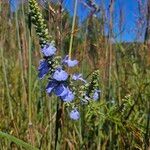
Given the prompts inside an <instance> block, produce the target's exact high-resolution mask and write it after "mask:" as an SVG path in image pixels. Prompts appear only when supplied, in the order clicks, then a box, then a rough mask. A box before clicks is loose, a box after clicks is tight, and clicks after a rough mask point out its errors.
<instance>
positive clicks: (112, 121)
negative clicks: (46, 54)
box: [0, 0, 150, 150]
mask: <svg viewBox="0 0 150 150" xmlns="http://www.w3.org/2000/svg"><path fill="white" fill-rule="evenodd" d="M89 2H90V1H89ZM79 3H80V1H79ZM114 3H115V1H113V0H111V1H110V9H109V17H106V10H105V9H104V8H105V7H103V6H104V5H100V6H99V8H100V10H98V11H97V10H95V9H94V8H92V6H90V5H87V7H88V8H87V9H89V14H88V16H87V17H86V18H85V19H84V21H83V22H82V23H81V22H80V21H79V18H78V17H77V18H76V24H75V29H74V32H73V35H74V41H73V52H72V56H73V57H74V58H76V59H78V60H79V62H80V63H79V67H78V68H77V71H80V72H82V74H83V76H84V77H85V78H86V77H88V76H90V75H91V72H93V71H94V70H95V69H98V70H99V71H100V81H99V84H100V87H101V91H102V93H101V99H100V100H99V101H98V102H95V103H91V104H90V105H88V106H87V107H85V108H82V110H80V111H81V119H80V120H79V121H72V120H70V118H69V117H68V113H67V112H65V109H64V107H62V111H63V112H64V113H63V115H62V116H61V120H60V121H59V122H56V112H57V99H56V98H55V97H49V96H48V95H46V92H45V81H41V80H39V79H38V77H37V67H38V64H39V60H40V58H41V54H40V46H39V40H38V37H37V35H36V33H35V29H34V26H33V25H32V24H31V20H30V16H29V15H28V14H29V11H28V5H27V3H23V4H20V6H19V9H18V10H17V11H15V12H11V11H10V9H9V8H10V6H9V3H8V2H6V1H0V81H1V82H0V87H1V88H0V118H1V120H0V131H2V132H0V150H7V149H24V148H25V149H34V148H33V147H36V148H37V149H43V150H50V149H52V150H53V149H62V150H64V149H72V150H74V149H75V150H76V149H77V150H78V149H83V150H84V149H85V150H87V149H89V150H96V149H97V150H101V149H102V150H105V149H108V150H115V149H117V150H127V149H131V150H132V149H133V150H134V149H137V150H144V149H145V150H147V149H149V148H150V147H149V146H150V43H149V40H150V39H149V38H150V17H149V14H150V12H149V11H150V1H149V0H148V1H147V5H146V6H145V8H144V9H147V10H148V11H147V15H146V17H145V18H143V19H145V20H144V21H145V22H146V27H145V28H142V30H141V28H140V26H139V23H137V27H136V28H137V29H138V30H137V41H138V39H140V36H139V34H140V33H144V40H143V41H141V40H140V42H136V41H135V42H132V43H127V42H122V41H121V40H120V42H118V41H115V38H114V33H113V26H114V21H115V20H114V17H113V15H114ZM85 4H87V3H85ZM89 4H90V3H89ZM97 5H98V4H97ZM39 7H40V9H41V12H42V13H43V16H44V19H45V21H46V23H47V25H48V28H49V35H50V36H52V37H53V38H54V39H55V41H56V45H57V49H58V53H60V54H61V55H65V54H67V53H68V50H69V43H70V35H71V28H72V16H71V15H70V13H69V12H68V11H67V10H65V8H63V1H59V2H57V3H56V2H54V3H52V2H51V3H45V4H44V5H40V3H39ZM89 7H90V8H89ZM142 7H143V6H142V5H140V3H139V8H142ZM63 9H64V10H63ZM139 10H140V9H139ZM139 12H140V11H139ZM96 13H99V15H97V17H95V14H96ZM139 14H140V13H139ZM140 15H142V13H141V14H140ZM140 15H139V16H140ZM120 17H121V16H120ZM106 23H107V25H108V29H109V30H108V34H106V32H105V24H106ZM122 24H123V22H121V23H120V34H121V32H122V26H123V25H122ZM143 29H144V30H145V31H143ZM30 56H31V57H30ZM30 58H31V59H30ZM30 60H31V61H30ZM29 70H30V71H31V76H30V71H29ZM29 100H31V101H30V103H29ZM30 113H31V114H30ZM30 115H31V116H30ZM30 117H31V118H30ZM29 118H30V119H31V121H32V122H30V124H29ZM56 136H58V138H56ZM14 137H16V138H14ZM19 139H20V140H21V141H19ZM23 141H25V142H26V143H23ZM27 143H28V144H30V145H28V144H27ZM31 145H32V146H33V147H30V146H31Z"/></svg>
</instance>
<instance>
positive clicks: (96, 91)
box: [93, 90, 100, 101]
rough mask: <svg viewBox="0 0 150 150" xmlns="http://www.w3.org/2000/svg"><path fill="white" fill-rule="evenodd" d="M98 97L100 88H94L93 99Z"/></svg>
mask: <svg viewBox="0 0 150 150" xmlns="http://www.w3.org/2000/svg"><path fill="white" fill-rule="evenodd" d="M99 98H100V90H95V92H94V94H93V99H94V100H95V101H97V100H98V99H99Z"/></svg>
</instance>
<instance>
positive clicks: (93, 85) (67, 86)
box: [29, 0, 100, 120]
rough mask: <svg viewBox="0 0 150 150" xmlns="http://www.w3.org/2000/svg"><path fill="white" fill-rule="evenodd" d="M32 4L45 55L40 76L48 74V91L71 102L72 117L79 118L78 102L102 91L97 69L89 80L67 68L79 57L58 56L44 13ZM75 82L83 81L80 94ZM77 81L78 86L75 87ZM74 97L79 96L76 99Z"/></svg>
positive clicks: (32, 12)
mask: <svg viewBox="0 0 150 150" xmlns="http://www.w3.org/2000/svg"><path fill="white" fill-rule="evenodd" d="M29 6H30V10H31V13H30V14H31V17H32V22H33V24H34V25H35V28H36V32H37V34H38V35H39V39H40V45H41V53H42V54H43V59H42V60H40V63H39V67H38V72H39V73H38V76H39V78H40V79H43V78H44V77H45V76H46V75H47V76H48V84H47V86H46V92H47V94H48V95H52V94H55V95H56V96H57V97H58V98H59V99H60V100H61V101H63V102H65V103H67V104H69V106H71V110H70V118H71V119H73V120H78V119H79V118H80V113H79V111H78V105H79V104H81V102H83V101H90V100H98V99H99V98H100V91H99V86H98V82H97V78H98V73H97V71H95V72H94V73H93V75H92V80H91V82H90V83H87V81H86V80H84V79H83V78H82V75H81V74H77V73H75V74H68V73H67V71H66V70H65V68H66V67H69V68H72V67H75V66H76V65H77V64H78V61H77V60H71V58H70V57H69V56H68V55H67V56H65V58H64V59H61V57H58V56H56V51H57V48H56V47H55V44H54V42H53V41H52V42H48V41H49V40H48V30H47V28H46V25H45V24H44V21H43V19H42V14H41V13H40V12H39V9H38V6H37V3H36V1H35V0H29ZM76 83H82V84H83V87H84V88H83V90H82V92H81V96H79V94H80V93H79V91H78V89H79V88H78V87H79V85H78V84H76ZM75 85H77V87H75ZM75 100H78V101H79V100H80V101H79V103H76V102H75Z"/></svg>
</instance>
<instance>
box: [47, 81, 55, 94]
mask: <svg viewBox="0 0 150 150" xmlns="http://www.w3.org/2000/svg"><path fill="white" fill-rule="evenodd" d="M57 86H58V82H57V81H56V80H50V81H49V83H48V85H47V86H46V92H47V93H48V94H51V92H52V91H53V89H54V88H55V87H57Z"/></svg>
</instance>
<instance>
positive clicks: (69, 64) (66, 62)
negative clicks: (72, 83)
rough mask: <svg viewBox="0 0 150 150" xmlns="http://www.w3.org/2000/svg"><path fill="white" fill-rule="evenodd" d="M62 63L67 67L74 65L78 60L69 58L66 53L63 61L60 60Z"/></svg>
mask: <svg viewBox="0 0 150 150" xmlns="http://www.w3.org/2000/svg"><path fill="white" fill-rule="evenodd" d="M62 63H63V64H65V65H67V66H68V67H74V66H76V65H77V64H78V61H77V60H71V59H70V58H69V56H68V55H67V56H66V57H65V58H64V59H63V61H62Z"/></svg>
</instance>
